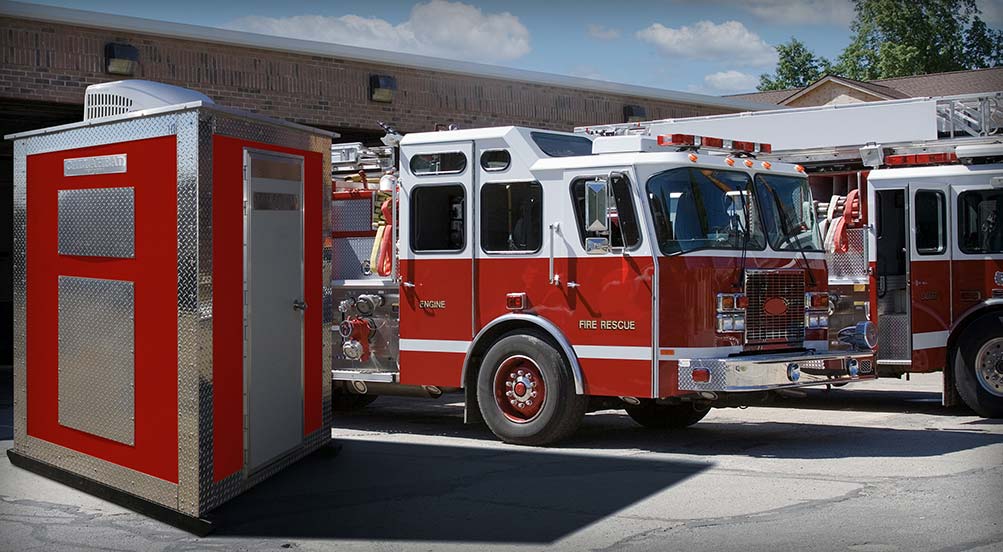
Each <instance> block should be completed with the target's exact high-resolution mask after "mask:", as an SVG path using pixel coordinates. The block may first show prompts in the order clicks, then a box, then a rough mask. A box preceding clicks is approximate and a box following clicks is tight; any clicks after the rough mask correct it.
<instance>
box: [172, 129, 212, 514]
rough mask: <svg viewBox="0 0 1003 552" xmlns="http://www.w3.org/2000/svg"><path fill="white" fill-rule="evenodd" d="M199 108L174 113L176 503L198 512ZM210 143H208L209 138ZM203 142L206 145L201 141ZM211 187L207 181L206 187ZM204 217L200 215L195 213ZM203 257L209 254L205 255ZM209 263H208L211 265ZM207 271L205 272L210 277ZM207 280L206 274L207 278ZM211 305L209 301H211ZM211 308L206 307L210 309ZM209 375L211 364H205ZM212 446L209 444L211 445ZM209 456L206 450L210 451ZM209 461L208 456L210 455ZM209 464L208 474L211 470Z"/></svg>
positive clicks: (208, 357)
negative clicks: (176, 343)
mask: <svg viewBox="0 0 1003 552" xmlns="http://www.w3.org/2000/svg"><path fill="white" fill-rule="evenodd" d="M198 127H199V114H198V113H195V112H192V113H188V114H186V116H185V117H182V118H179V120H178V124H177V135H178V148H177V156H178V227H177V236H178V336H177V339H178V502H177V506H176V507H177V509H178V510H179V511H181V512H184V513H186V514H188V515H192V516H197V515H199V513H200V509H199V488H200V482H201V480H202V475H201V471H202V462H203V458H202V450H201V447H200V441H201V440H202V439H205V438H208V439H210V440H211V439H212V407H211V395H212V383H211V380H209V381H206V382H204V387H206V388H207V389H208V393H209V395H210V399H209V401H210V402H209V407H208V412H203V409H204V408H206V406H205V404H204V402H203V400H202V397H201V395H202V393H203V391H202V387H203V382H202V381H201V379H202V377H201V370H203V369H204V367H205V364H206V363H211V362H212V348H211V347H210V348H209V349H207V350H205V351H201V352H200V346H201V345H202V342H201V340H200V337H201V335H200V331H201V330H200V329H201V328H202V327H203V326H202V325H203V324H206V323H208V324H210V326H209V328H210V329H209V334H210V335H211V334H212V329H211V328H212V326H211V320H212V319H211V317H204V316H203V315H202V312H203V311H202V310H201V308H202V305H200V303H199V281H200V279H199V272H200V265H201V264H202V262H211V257H212V253H211V252H212V249H211V247H212V246H211V240H212V233H211V231H210V232H209V233H207V234H203V233H202V232H201V229H202V228H201V226H200V223H202V224H211V220H212V208H211V203H210V209H209V211H208V212H206V213H202V212H200V211H199V207H200V205H199V197H200V189H199V186H200V184H205V185H207V186H211V184H210V182H209V181H206V182H200V179H199V172H198V164H199V156H200V153H202V152H200V143H199V131H198ZM210 146H211V144H210ZM203 147H205V146H203ZM208 193H211V187H210V188H209V192H208ZM202 218H205V219H206V220H205V221H200V219H202ZM203 239H207V240H210V244H209V248H210V249H209V253H208V255H201V254H200V245H201V244H200V240H203ZM205 257H208V258H209V259H208V260H207V259H206V258H205ZM210 268H211V267H210ZM211 274H212V273H211V272H209V275H210V278H211ZM209 281H210V282H211V279H210V280H209ZM209 304H210V305H211V302H210V303H209ZM210 308H211V307H210ZM210 312H211V311H210ZM208 371H209V374H210V375H209V377H210V378H211V374H212V368H211V366H210V367H209V368H208ZM203 419H208V423H209V427H208V437H206V436H204V435H203V426H202V422H203ZM210 450H211V449H210ZM209 456H210V457H211V454H210V455H209ZM210 461H211V460H210ZM211 471H212V470H211V464H210V474H211Z"/></svg>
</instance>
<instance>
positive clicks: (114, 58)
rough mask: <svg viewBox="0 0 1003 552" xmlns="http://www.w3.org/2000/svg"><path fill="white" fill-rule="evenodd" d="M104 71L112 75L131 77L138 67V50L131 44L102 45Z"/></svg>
mask: <svg viewBox="0 0 1003 552" xmlns="http://www.w3.org/2000/svg"><path fill="white" fill-rule="evenodd" d="M104 57H105V63H106V65H105V70H106V71H107V72H109V73H111V74H112V75H126V76H132V75H134V74H135V73H136V67H137V66H138V65H139V50H137V49H136V47H135V46H132V45H131V44H122V43H119V42H109V43H108V44H105V45H104Z"/></svg>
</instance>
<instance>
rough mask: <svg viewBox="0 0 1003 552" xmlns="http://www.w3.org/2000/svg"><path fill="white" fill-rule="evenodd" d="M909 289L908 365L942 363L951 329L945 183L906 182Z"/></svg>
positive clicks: (922, 367)
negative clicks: (907, 193)
mask: <svg viewBox="0 0 1003 552" xmlns="http://www.w3.org/2000/svg"><path fill="white" fill-rule="evenodd" d="M909 207H910V208H909V213H910V218H911V220H910V221H909V222H910V227H911V228H910V232H911V234H910V237H911V239H910V242H911V245H910V251H909V287H910V302H911V307H912V308H911V309H910V310H911V314H912V316H911V327H912V367H911V371H914V372H928V371H932V370H939V369H941V368H943V367H944V362H945V360H946V351H947V349H946V347H947V337H948V333H949V330H950V327H951V296H952V295H951V294H952V291H951V280H952V278H951V248H950V247H949V243H950V240H949V233H950V230H951V222H950V218H951V212H952V210H951V206H950V192H949V190H948V187H947V185H946V184H939V183H930V182H910V183H909Z"/></svg>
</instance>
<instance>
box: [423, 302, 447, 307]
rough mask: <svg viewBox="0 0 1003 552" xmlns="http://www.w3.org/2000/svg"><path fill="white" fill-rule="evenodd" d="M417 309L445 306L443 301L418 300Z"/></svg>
mask: <svg viewBox="0 0 1003 552" xmlns="http://www.w3.org/2000/svg"><path fill="white" fill-rule="evenodd" d="M418 308H419V309H444V308H446V302H445V301H418Z"/></svg>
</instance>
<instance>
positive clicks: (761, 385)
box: [330, 127, 874, 444]
mask: <svg viewBox="0 0 1003 552" xmlns="http://www.w3.org/2000/svg"><path fill="white" fill-rule="evenodd" d="M384 143H386V144H387V145H388V148H364V147H362V146H361V145H360V144H355V145H341V146H336V148H335V149H336V151H335V155H334V158H335V159H334V161H333V165H334V166H335V167H336V169H337V171H339V172H337V173H336V174H335V176H334V181H335V182H334V184H335V189H334V191H333V197H332V225H333V226H332V228H333V232H332V234H331V244H330V245H331V251H332V253H331V255H332V296H331V303H330V305H331V306H330V308H332V309H334V311H335V314H336V317H340V324H338V325H337V326H336V327H335V328H333V331H336V332H337V334H338V336H340V339H336V347H335V348H334V350H333V351H332V356H333V360H332V362H333V364H332V366H333V370H332V376H333V380H334V393H335V401H338V402H339V403H340V404H341V405H342V406H346V405H349V406H361V405H363V404H365V403H367V402H368V401H370V400H371V397H372V396H375V395H408V394H410V395H421V396H426V397H437V396H439V395H441V394H442V393H444V392H450V391H459V390H460V389H462V390H463V392H464V394H465V404H466V409H465V419H466V420H467V421H469V422H475V421H480V420H483V421H485V422H486V423H487V425H488V426H489V427H490V429H491V430H492V431H493V432H494V433H495V435H497V436H498V437H499V438H501V439H502V440H505V441H508V442H513V443H520V444H546V443H551V442H554V441H556V440H559V439H561V438H564V437H566V436H568V435H569V434H571V433H572V432H573V431H574V430H575V429H576V427H577V426H578V424H579V423H580V421H581V419H582V416H583V415H584V414H585V413H586V412H587V411H588V410H590V409H597V408H611V407H612V408H625V409H626V410H627V412H628V413H629V414H630V416H631V417H632V418H633V419H634V420H636V421H637V422H639V423H640V424H641V425H644V426H649V427H658V428H671V427H684V426H688V425H691V424H694V423H696V422H697V421H699V420H700V419H702V418H703V417H704V416H705V415H706V413H707V412H708V410H709V409H710V408H711V407H715V406H743V405H748V404H754V403H757V402H762V401H765V400H769V399H770V398H772V397H773V396H775V395H777V394H781V395H783V394H786V395H797V394H803V392H800V391H798V389H796V388H799V387H802V386H809V385H826V384H841V383H846V382H851V381H858V380H860V379H868V378H872V377H874V365H873V354H872V350H871V349H872V347H873V345H874V329H873V326H872V325H871V324H870V323H869V322H862V323H861V324H859V325H857V326H855V327H854V328H851V329H848V330H847V335H846V341H847V342H848V343H851V344H852V346H854V347H856V349H854V350H841V351H830V350H829V348H828V346H827V341H826V339H827V326H828V311H827V309H828V304H829V300H828V290H827V283H828V277H827V274H826V267H825V259H824V256H823V253H822V241H821V236H820V234H819V232H818V228H817V223H816V220H815V217H814V216H813V213H812V211H811V207H812V202H811V193H810V191H809V188H808V182H807V178H806V175H805V174H804V173H803V171H799V170H798V168H797V167H795V165H793V164H788V163H778V162H769V161H763V160H761V159H756V155H757V154H760V153H761V152H764V151H768V150H769V148H768V147H767V146H765V145H760V144H752V143H743V142H737V141H719V142H718V143H714V144H711V143H704V144H702V145H700V146H697V145H695V144H694V143H693V141H692V140H689V141H686V140H682V141H673V140H672V139H670V138H669V137H664V136H661V137H658V136H650V137H649V136H611V137H596V138H593V137H591V136H584V135H576V134H573V133H560V132H550V131H543V130H534V129H528V128H518V127H501V128H484V129H474V130H447V131H442V132H428V133H412V134H408V135H406V136H403V137H402V136H400V135H399V134H395V133H392V132H391V133H389V134H388V135H387V137H386V138H384ZM388 149H389V151H390V152H396V153H397V154H398V156H399V162H398V163H396V165H397V167H396V168H394V167H393V165H394V163H393V162H391V163H387V162H385V161H381V159H385V158H386V156H387V154H388ZM367 167H368V168H367ZM360 168H361V169H362V170H361V171H360V170H358V169H360ZM377 180H379V185H378V186H377V184H376V181H377Z"/></svg>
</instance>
